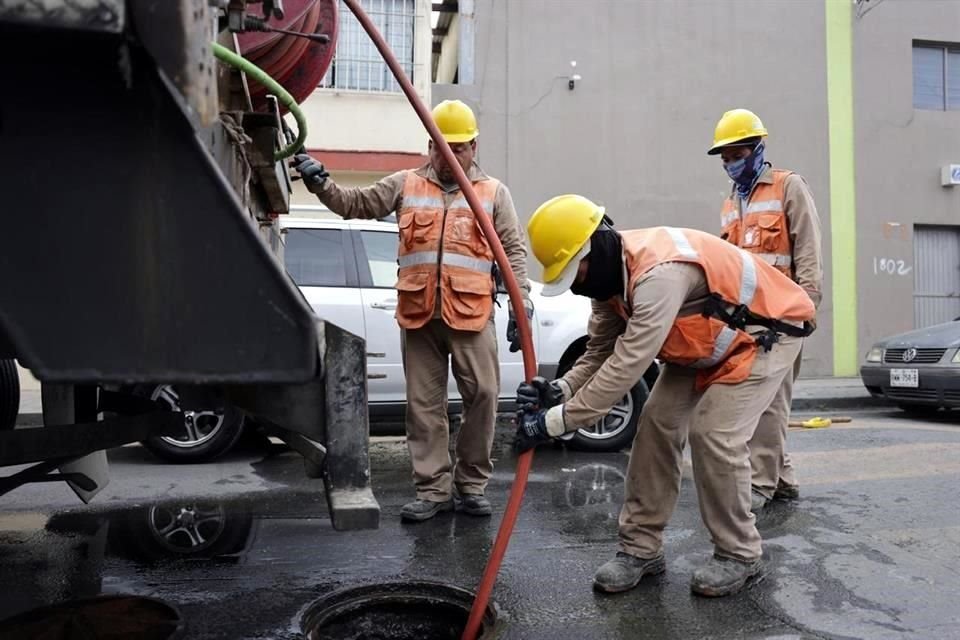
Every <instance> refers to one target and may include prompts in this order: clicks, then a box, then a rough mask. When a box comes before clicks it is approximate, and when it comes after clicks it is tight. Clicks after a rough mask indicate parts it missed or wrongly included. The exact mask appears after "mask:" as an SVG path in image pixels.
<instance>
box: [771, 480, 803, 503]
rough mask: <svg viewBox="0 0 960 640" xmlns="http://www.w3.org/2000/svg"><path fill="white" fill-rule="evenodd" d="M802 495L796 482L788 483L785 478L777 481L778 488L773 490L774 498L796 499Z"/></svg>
mask: <svg viewBox="0 0 960 640" xmlns="http://www.w3.org/2000/svg"><path fill="white" fill-rule="evenodd" d="M799 497H800V487H798V486H797V485H795V484H786V483H785V482H784V481H783V480H781V481H780V482H778V483H777V490H776V491H774V492H773V499H774V500H796V499H797V498H799Z"/></svg>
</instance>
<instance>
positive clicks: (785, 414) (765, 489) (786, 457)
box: [749, 353, 803, 498]
mask: <svg viewBox="0 0 960 640" xmlns="http://www.w3.org/2000/svg"><path fill="white" fill-rule="evenodd" d="M802 359H803V357H802V354H800V353H798V354H797V359H796V360H795V361H794V363H793V371H792V372H791V373H790V374H788V375H787V376H786V377H785V378H784V379H783V383H782V384H781V385H780V388H779V389H777V394H776V395H775V396H774V397H773V402H771V403H770V406H769V407H767V410H766V411H764V412H763V415H762V416H760V422H759V423H758V424H757V430H756V432H755V433H754V434H753V437H752V438H751V439H750V443H749V447H750V467H751V469H753V480H752V484H753V488H754V489H755V490H756V491H757V492H758V493H761V494H763V495H764V496H766V497H767V498H772V497H773V492H774V491H776V490H777V487H778V486H779V485H780V484H785V485H792V486H796V485H797V473H796V471H794V469H793V463H792V461H791V460H790V454H789V453H787V428H788V426H789V424H790V403H791V402H792V401H793V383H794V382H795V381H796V379H797V376H799V375H800V361H801V360H802Z"/></svg>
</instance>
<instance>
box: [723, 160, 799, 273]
mask: <svg viewBox="0 0 960 640" xmlns="http://www.w3.org/2000/svg"><path fill="white" fill-rule="evenodd" d="M791 175H793V172H792V171H782V170H780V169H774V170H773V184H768V183H766V182H758V183H757V185H756V186H755V187H754V189H753V192H752V193H751V194H750V199H749V200H747V202H746V209H745V210H744V211H740V212H738V211H737V207H736V204H734V198H735V197H737V198H739V196H736V194H735V193H733V194H731V195H730V196H728V197H727V199H726V200H725V201H724V203H723V211H722V212H721V219H720V229H721V231H720V237H721V238H723V239H724V240H726V241H727V242H730V243H732V244H735V245H737V246H738V247H740V248H741V249H745V250H747V251H749V252H750V253H755V254H757V255H759V256H760V257H761V258H763V260H764V261H765V262H766V263H767V264H769V265H772V266H774V267H776V268H777V269H779V270H780V272H781V273H783V274H784V275H785V276H787V277H789V278H791V279H793V277H794V276H793V242H792V241H791V240H790V225H789V223H788V222H787V214H786V213H784V211H783V183H784V182H785V181H786V179H787V178H789V177H790V176H791Z"/></svg>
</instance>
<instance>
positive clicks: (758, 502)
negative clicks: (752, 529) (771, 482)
mask: <svg viewBox="0 0 960 640" xmlns="http://www.w3.org/2000/svg"><path fill="white" fill-rule="evenodd" d="M768 504H770V498H768V497H767V496H765V495H763V494H762V493H760V492H759V491H757V490H756V489H750V511H753V515H757V514H759V513H760V512H761V511H763V510H764V508H765V507H766V506H767V505H768Z"/></svg>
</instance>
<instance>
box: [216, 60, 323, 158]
mask: <svg viewBox="0 0 960 640" xmlns="http://www.w3.org/2000/svg"><path fill="white" fill-rule="evenodd" d="M213 55H214V56H216V57H217V59H218V60H222V61H223V62H226V63H227V64H229V65H231V66H233V67H236V68H237V69H240V70H241V71H243V72H244V73H246V74H247V75H248V76H250V77H251V78H253V79H254V80H256V81H257V82H259V83H260V84H262V85H263V86H265V87H266V88H267V90H269V91H270V92H271V93H273V94H274V95H275V96H277V99H279V100H280V103H281V104H283V106H285V107H286V108H287V109H289V110H290V113H292V114H293V117H294V119H295V120H296V121H297V131H298V133H297V139H296V140H295V141H294V142H293V143H291V144H289V145H287V146H286V147H284V148H283V149H280V150H279V151H277V152H276V153H275V154H273V159H274V160H283V159H284V158H289V157H290V156H292V155H293V154H295V153H296V152H297V150H298V149H300V148H301V147H302V146H303V143H304V142H306V140H307V119H306V118H305V117H304V116H303V111H301V110H300V105H298V104H297V101H296V100H294V99H293V96H292V95H290V93H289V92H287V90H286V89H284V88H283V87H282V86H280V83H278V82H277V81H276V80H274V79H273V78H271V77H270V76H268V75H267V72H266V71H264V70H263V69H261V68H260V67H258V66H257V65H255V64H253V63H252V62H250V61H249V60H247V59H246V58H243V57H242V56H239V55H237V54H236V53H234V52H233V51H230V49H227V48H226V47H225V46H223V45H221V44H219V43H216V42H214V43H213Z"/></svg>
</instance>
